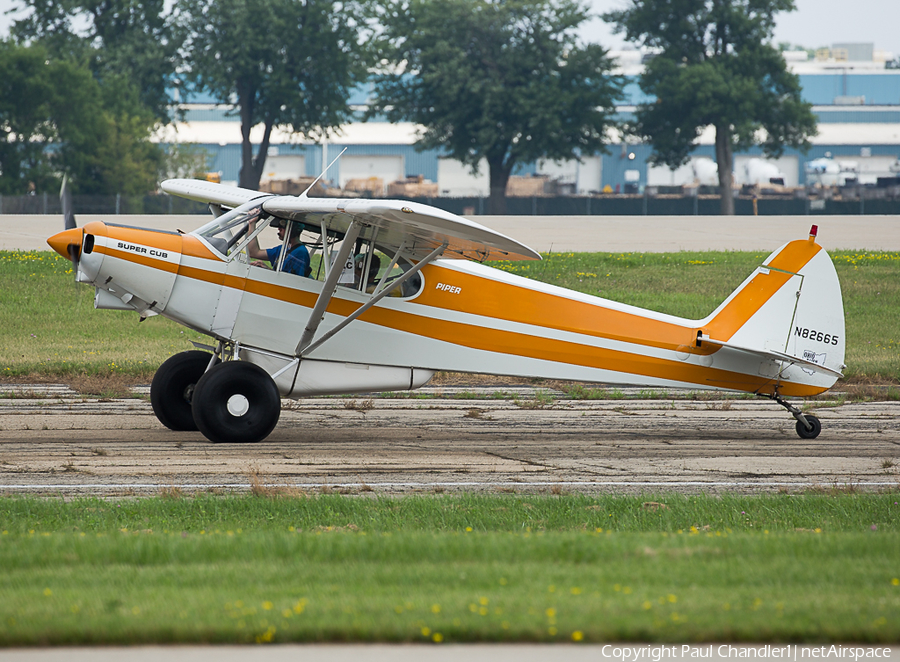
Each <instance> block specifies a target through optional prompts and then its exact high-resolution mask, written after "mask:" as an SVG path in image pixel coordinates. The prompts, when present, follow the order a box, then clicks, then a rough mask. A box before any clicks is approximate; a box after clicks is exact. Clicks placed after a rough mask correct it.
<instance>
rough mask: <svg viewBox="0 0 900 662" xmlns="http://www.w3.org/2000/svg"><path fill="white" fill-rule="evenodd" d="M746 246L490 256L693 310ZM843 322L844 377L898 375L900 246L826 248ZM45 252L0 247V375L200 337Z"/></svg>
mask: <svg viewBox="0 0 900 662" xmlns="http://www.w3.org/2000/svg"><path fill="white" fill-rule="evenodd" d="M765 257H766V256H765V254H763V253H754V252H704V253H690V252H681V253H658V254H653V253H620V254H606V253H566V254H550V255H546V256H545V259H544V260H543V261H541V262H507V263H499V264H498V265H497V266H499V267H500V268H503V269H505V270H507V271H511V272H514V273H517V274H520V275H523V276H526V277H529V278H534V279H536V280H542V281H546V282H549V283H554V284H557V285H561V286H563V287H568V288H571V289H575V290H579V291H582V292H587V293H589V294H595V295H599V296H602V297H605V298H608V299H613V300H616V301H622V302H625V303H630V304H634V305H638V306H641V307H645V308H650V309H653V310H659V311H662V312H666V313H670V314H673V315H679V316H682V317H688V318H694V319H698V318H701V317H704V316H705V315H707V314H709V313H710V312H712V310H713V309H715V307H716V306H717V305H719V304H720V303H721V302H722V301H723V300H724V299H725V298H726V297H727V296H728V295H729V294H730V293H731V292H732V291H733V290H734V289H735V288H736V287H737V286H738V285H739V284H740V283H741V282H742V281H743V280H744V279H745V278H746V277H747V276H748V275H749V274H750V273H751V272H752V271H753V269H754V268H755V267H756V266H757V265H758V264H759V263H760V262H761V260H763V259H764V258H765ZM832 257H833V259H834V261H835V266H836V267H837V270H838V275H839V277H840V280H841V286H842V289H843V296H844V308H845V314H846V322H847V357H846V363H847V365H848V368H847V370H846V371H845V372H846V374H847V376H848V378H851V379H871V380H886V381H889V382H894V383H896V382H900V305H898V304H897V301H900V253H897V252H894V253H886V252H866V253H859V252H846V251H835V252H834V253H832ZM93 293H94V291H93V288H91V287H88V286H86V285H81V284H77V283H75V282H74V280H73V278H72V273H71V265H70V263H69V261H68V260H66V259H65V258H62V257H60V256H59V255H57V254H56V253H53V252H49V251H46V252H2V251H0V320H2V323H0V377H2V376H3V375H5V376H9V377H15V378H22V377H24V376H30V375H38V376H43V377H46V378H54V379H63V380H64V379H66V378H70V377H72V376H73V375H81V374H87V375H106V376H116V375H121V376H125V377H129V378H131V379H139V380H148V379H149V378H150V377H151V376H152V374H153V372H154V371H155V370H156V367H157V366H158V365H159V364H160V363H162V361H164V360H165V359H166V358H168V357H169V356H170V355H171V354H173V353H175V352H178V351H183V350H185V349H190V345H189V343H188V341H189V340H200V341H202V342H208V339H206V338H205V336H202V335H200V334H198V333H195V332H193V331H190V330H188V329H185V328H184V327H181V326H178V325H177V324H174V323H172V322H169V321H168V320H165V319H162V318H160V317H153V318H150V319H148V320H147V321H145V322H143V323H138V321H137V320H138V317H137V315H135V314H133V313H127V312H120V311H95V310H94V309H93V303H92V302H93Z"/></svg>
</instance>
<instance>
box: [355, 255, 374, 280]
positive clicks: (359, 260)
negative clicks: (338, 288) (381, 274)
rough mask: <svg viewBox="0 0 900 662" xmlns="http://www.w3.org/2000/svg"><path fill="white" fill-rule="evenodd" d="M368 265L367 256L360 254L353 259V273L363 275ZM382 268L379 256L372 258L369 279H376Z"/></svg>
mask: <svg viewBox="0 0 900 662" xmlns="http://www.w3.org/2000/svg"><path fill="white" fill-rule="evenodd" d="M365 264H366V254H365V253H360V254H359V255H357V256H356V257H355V258H353V271H354V272H355V273H356V275H357V276H360V275H361V274H362V270H363V268H364V267H365ZM380 268H381V258H380V257H378V256H377V255H373V256H372V261H371V262H370V263H369V278H374V277H375V276H376V275H377V274H378V270H379V269H380Z"/></svg>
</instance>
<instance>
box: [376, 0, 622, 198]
mask: <svg viewBox="0 0 900 662" xmlns="http://www.w3.org/2000/svg"><path fill="white" fill-rule="evenodd" d="M588 18H589V14H588V12H587V9H586V8H585V7H582V6H581V5H579V4H578V3H577V2H575V1H574V0H558V1H557V0H519V1H518V2H498V1H493V0H398V1H397V2H394V3H393V4H389V5H387V7H386V9H385V13H384V15H383V17H382V22H383V24H384V39H385V43H384V57H385V63H386V66H388V67H390V69H391V70H390V71H386V72H383V73H381V74H380V75H379V76H377V77H376V82H375V86H376V94H377V98H376V99H375V101H374V103H373V110H375V111H380V112H384V113H385V114H386V115H387V117H388V119H389V120H391V121H404V120H405V121H410V122H415V123H417V124H420V125H422V126H423V127H424V134H423V135H422V136H421V138H420V140H419V141H418V143H417V146H418V147H420V148H422V149H434V148H443V149H444V150H446V152H447V153H448V154H449V155H450V157H452V158H453V159H456V160H457V161H460V162H462V163H464V164H466V165H468V166H470V167H471V168H472V170H473V172H477V169H478V167H479V163H480V162H481V161H482V160H485V161H486V162H487V164H488V168H489V174H490V200H489V203H488V209H489V213H491V214H503V213H505V212H506V186H507V183H508V182H509V176H510V175H511V174H512V172H513V169H514V168H515V167H516V165H519V164H525V163H531V162H534V161H536V160H538V159H540V158H547V159H550V160H556V161H559V160H565V159H572V158H580V156H582V155H587V154H593V153H595V152H597V151H603V149H604V145H605V143H606V131H607V129H608V128H610V127H611V126H613V124H614V122H613V111H614V104H615V101H616V99H617V98H618V97H619V95H620V93H621V80H620V79H619V78H617V77H615V76H612V75H610V71H611V69H612V67H613V63H612V61H611V60H610V59H609V58H608V57H607V51H605V50H604V49H603V48H601V47H600V46H598V45H596V44H588V45H580V44H578V43H577V41H576V36H575V29H576V28H577V27H578V26H579V25H581V23H583V22H584V21H585V20H587V19H588Z"/></svg>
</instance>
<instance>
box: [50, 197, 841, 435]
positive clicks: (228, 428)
mask: <svg viewBox="0 0 900 662" xmlns="http://www.w3.org/2000/svg"><path fill="white" fill-rule="evenodd" d="M162 189H163V190H164V191H166V192H167V193H170V194H174V195H178V196H182V197H185V198H189V199H191V200H197V201H201V202H205V203H207V204H208V205H209V209H210V211H211V212H212V214H213V216H214V218H213V220H211V221H210V222H209V223H207V224H206V225H204V226H203V227H201V228H200V229H198V230H196V231H195V232H190V233H186V234H184V233H180V232H177V233H176V232H165V231H158V230H148V229H143V228H136V227H129V226H124V225H119V224H116V223H103V222H92V223H88V224H87V225H85V226H84V227H83V228H78V227H74V217H71V214H67V219H68V221H67V227H68V229H66V230H65V231H63V232H60V233H59V234H57V235H55V236H53V237H51V238H50V239H49V240H48V243H49V244H50V246H52V247H53V248H54V249H55V250H56V251H57V252H59V253H60V254H62V255H64V256H67V257H70V258H71V259H72V262H73V264H74V267H75V278H76V280H77V281H78V282H83V283H88V284H91V285H93V286H94V287H96V290H97V293H96V298H95V299H94V305H95V307H96V308H101V309H113V310H133V311H137V312H138V313H139V314H140V315H141V317H147V316H149V315H156V314H160V315H164V316H165V317H168V318H169V319H172V320H174V321H176V322H178V323H179V324H183V325H185V326H187V327H189V328H191V329H194V330H196V331H199V332H201V333H203V334H206V335H208V336H210V337H211V338H213V339H215V341H217V342H216V346H215V347H213V346H208V347H205V346H202V345H197V347H199V348H201V349H205V350H207V351H198V350H194V351H186V352H183V353H180V354H176V355H175V356H172V357H171V358H169V359H168V360H167V361H166V362H165V363H163V365H162V366H161V367H160V368H159V370H158V371H157V373H156V375H155V377H154V379H153V383H152V385H151V390H150V394H151V402H152V405H153V410H154V412H155V413H156V416H157V417H158V418H159V420H160V421H161V422H162V423H163V424H164V425H165V426H167V427H169V428H171V429H173V430H197V429H199V430H200V431H201V432H202V433H203V434H204V435H205V436H206V437H207V438H208V439H210V440H212V441H214V442H255V441H259V440H261V439H264V438H265V437H266V436H267V435H268V434H269V433H270V432H271V431H272V429H273V428H274V427H275V425H276V423H277V422H278V417H279V414H280V409H281V399H280V396H285V397H303V396H308V395H313V394H340V393H354V392H371V391H387V390H392V391H393V390H399V389H415V388H418V387H420V386H422V385H424V384H425V383H426V382H428V380H429V379H430V378H431V376H432V375H433V374H434V372H435V371H436V370H450V371H458V372H474V373H490V374H496V375H513V376H520V377H539V378H547V379H561V380H577V381H582V382H598V383H607V384H613V383H616V384H635V385H646V386H654V387H688V388H704V389H727V390H734V391H744V392H748V393H755V394H757V395H760V396H764V397H767V398H771V399H772V400H774V401H776V402H777V403H779V404H780V405H782V406H783V407H785V408H786V409H787V410H788V411H790V413H791V414H792V415H793V416H794V418H795V419H796V420H797V423H796V429H797V434H799V435H800V437H802V438H805V439H812V438H815V437H816V436H818V434H819V432H820V430H821V424H820V422H819V420H818V419H816V418H815V417H814V416H811V415H808V414H803V413H802V412H801V411H800V410H799V409H797V408H796V407H795V406H793V405H792V404H790V403H789V402H788V401H786V400H785V397H787V396H811V395H815V394H818V393H822V392H823V391H826V390H827V389H828V388H830V387H831V386H832V385H833V384H834V383H835V381H836V380H837V379H838V377H840V376H841V372H840V371H841V370H842V369H843V368H844V367H845V366H844V365H843V360H844V349H845V335H844V310H843V303H842V300H841V290H840V284H839V282H838V278H837V274H836V273H835V270H834V266H833V264H832V262H831V259H830V258H829V256H828V254H827V253H826V252H825V251H824V250H823V249H822V248H821V246H819V245H818V244H816V241H815V240H816V226H813V228H812V230H811V232H810V235H809V238H808V239H806V238H804V239H801V240H797V241H792V242H790V243H788V244H786V245H784V246H783V247H781V248H780V249H778V250H777V251H775V252H774V253H772V254H771V255H770V256H769V257H768V258H767V259H766V260H765V262H764V263H763V265H762V266H760V267H759V268H757V269H756V271H754V272H753V273H752V274H751V275H750V276H749V278H747V280H746V281H744V283H743V284H742V285H741V286H740V287H739V288H738V289H737V290H736V291H735V292H734V293H733V294H732V295H731V296H730V297H728V299H727V300H726V301H725V302H724V303H723V304H722V305H721V306H719V308H718V309H716V310H715V311H714V312H713V313H712V314H711V315H710V316H709V317H707V318H705V319H702V320H688V319H682V318H678V317H674V316H671V315H665V314H662V313H657V312H653V311H649V310H643V309H640V308H636V307H634V306H629V305H625V304H621V303H616V302H614V301H608V300H605V299H601V298H599V297H596V296H590V295H587V294H581V293H579V292H573V291H571V290H567V289H564V288H560V287H555V286H553V285H547V284H544V283H540V282H535V281H532V280H528V279H526V278H522V277H519V276H516V275H513V274H509V273H506V272H504V271H500V270H497V269H493V268H490V267H488V266H485V264H484V263H485V262H490V261H491V260H518V259H525V260H537V259H540V256H539V255H538V254H537V253H536V252H535V251H533V250H531V249H530V248H528V247H527V246H524V245H522V244H520V243H519V242H517V241H515V240H514V239H511V238H509V237H506V236H504V235H502V234H499V233H497V232H493V231H492V230H490V229H489V228H486V227H484V226H482V225H479V224H478V223H474V222H472V221H469V220H466V219H465V218H462V217H459V216H455V215H453V214H450V213H447V212H444V211H442V210H439V209H435V208H433V207H429V206H426V205H421V204H416V203H413V202H404V201H394V200H380V199H348V200H341V199H331V198H310V197H308V196H307V194H306V193H304V194H302V195H300V196H284V195H272V194H268V193H260V192H257V191H251V190H247V189H242V188H234V187H230V186H225V185H221V184H214V183H209V182H204V181H194V180H186V179H173V180H169V181H166V182H164V183H163V184H162ZM276 226H277V227H278V228H279V236H280V237H283V244H282V246H283V250H281V251H280V253H279V254H278V255H277V257H272V259H274V264H271V263H269V262H260V261H259V260H258V259H256V258H254V254H256V255H257V257H259V250H260V247H261V246H270V245H272V244H273V243H275V239H274V237H272V238H271V239H267V238H266V236H265V233H266V232H268V233H273V229H272V228H273V227H276ZM282 233H283V234H282ZM298 243H302V244H304V245H305V246H306V247H308V249H307V250H308V253H309V254H310V255H311V265H310V266H306V265H305V264H303V265H302V269H301V270H300V271H301V273H299V274H298V273H293V272H292V270H293V271H297V269H296V268H295V267H296V265H294V266H293V267H291V269H288V268H287V267H288V266H290V265H289V264H288V263H289V262H291V260H293V257H292V256H293V255H294V254H293V253H292V252H291V251H292V250H293V249H294V248H295V247H296V246H297V244H298ZM301 252H302V251H301Z"/></svg>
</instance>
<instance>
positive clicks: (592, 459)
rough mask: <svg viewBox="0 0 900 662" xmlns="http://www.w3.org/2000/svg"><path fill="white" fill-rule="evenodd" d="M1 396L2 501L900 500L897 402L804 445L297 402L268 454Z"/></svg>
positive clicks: (683, 399)
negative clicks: (250, 496)
mask: <svg viewBox="0 0 900 662" xmlns="http://www.w3.org/2000/svg"><path fill="white" fill-rule="evenodd" d="M0 393H4V394H5V396H6V397H2V398H0V460H2V463H0V493H28V494H53V495H66V496H71V495H86V494H91V495H100V496H122V495H152V494H159V493H161V492H162V491H165V490H169V489H172V488H178V489H180V490H182V491H184V492H197V491H206V490H228V491H235V492H241V491H247V490H249V489H250V488H251V486H252V485H265V486H270V487H278V488H282V489H289V490H298V491H301V492H307V493H314V492H319V491H340V492H346V493H360V492H371V491H374V492H381V493H389V494H407V493H435V492H454V491H470V492H471V491H480V492H498V491H499V492H518V493H551V492H554V493H555V492H559V491H566V492H587V493H597V492H610V493H620V494H621V493H631V494H647V493H665V492H680V493H698V492H705V493H719V492H732V493H757V492H774V491H791V492H799V491H804V490H809V489H833V488H836V487H837V488H853V489H861V490H881V489H887V488H894V489H896V488H898V487H900V403H898V402H869V403H855V404H839V402H840V401H839V400H834V401H828V400H822V401H816V402H810V403H809V406H810V407H811V408H812V410H813V411H814V412H815V414H816V415H817V416H818V417H819V418H820V420H821V421H822V428H823V430H822V433H821V435H820V436H819V437H818V438H817V439H814V440H802V439H800V438H799V437H798V436H797V434H796V432H795V421H794V419H793V418H792V417H791V416H790V415H789V414H788V413H787V412H786V411H785V410H783V409H782V408H781V407H779V406H777V405H775V404H773V403H771V402H769V401H765V400H752V399H745V398H741V397H738V398H734V399H732V398H729V397H727V396H722V395H716V396H709V395H704V394H698V395H695V396H694V395H690V394H685V393H671V394H665V393H661V392H650V391H634V392H631V393H630V397H623V398H621V399H609V400H571V399H568V398H567V397H566V396H565V395H564V394H562V393H560V392H554V391H546V390H535V389H533V388H528V387H522V388H518V389H515V388H512V389H509V390H506V391H504V389H503V388H500V389H492V388H490V387H488V388H484V389H481V391H480V392H479V391H478V390H477V389H467V390H465V391H463V392H461V393H460V392H457V393H455V394H454V393H452V392H449V393H445V392H444V390H443V389H440V388H432V389H426V390H425V391H424V392H419V393H417V396H418V397H410V398H403V399H399V398H380V397H366V396H356V397H353V398H311V399H306V400H299V401H288V400H285V401H284V403H283V411H282V415H281V420H280V422H279V424H278V426H277V427H276V429H275V431H274V432H273V433H272V434H271V435H270V436H269V437H268V438H267V439H266V440H265V441H263V442H260V443H258V444H212V443H210V442H209V441H207V440H206V439H205V438H204V437H203V436H202V435H201V434H200V433H198V432H173V431H171V430H168V429H166V428H164V427H163V426H162V425H161V424H160V423H159V422H158V421H157V420H156V417H155V416H154V415H153V412H152V410H151V408H150V405H149V403H148V402H147V401H146V400H144V399H136V398H131V399H111V400H99V399H96V398H84V397H81V396H79V395H77V394H75V393H74V392H71V391H69V390H68V389H66V388H64V387H58V388H46V387H29V386H17V387H12V386H4V387H2V388H0ZM623 395H624V394H623ZM667 395H669V396H671V397H672V399H669V398H667V397H666V396H667ZM448 396H449V397H448ZM500 396H503V397H500ZM694 398H709V399H694ZM798 404H799V403H798Z"/></svg>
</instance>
